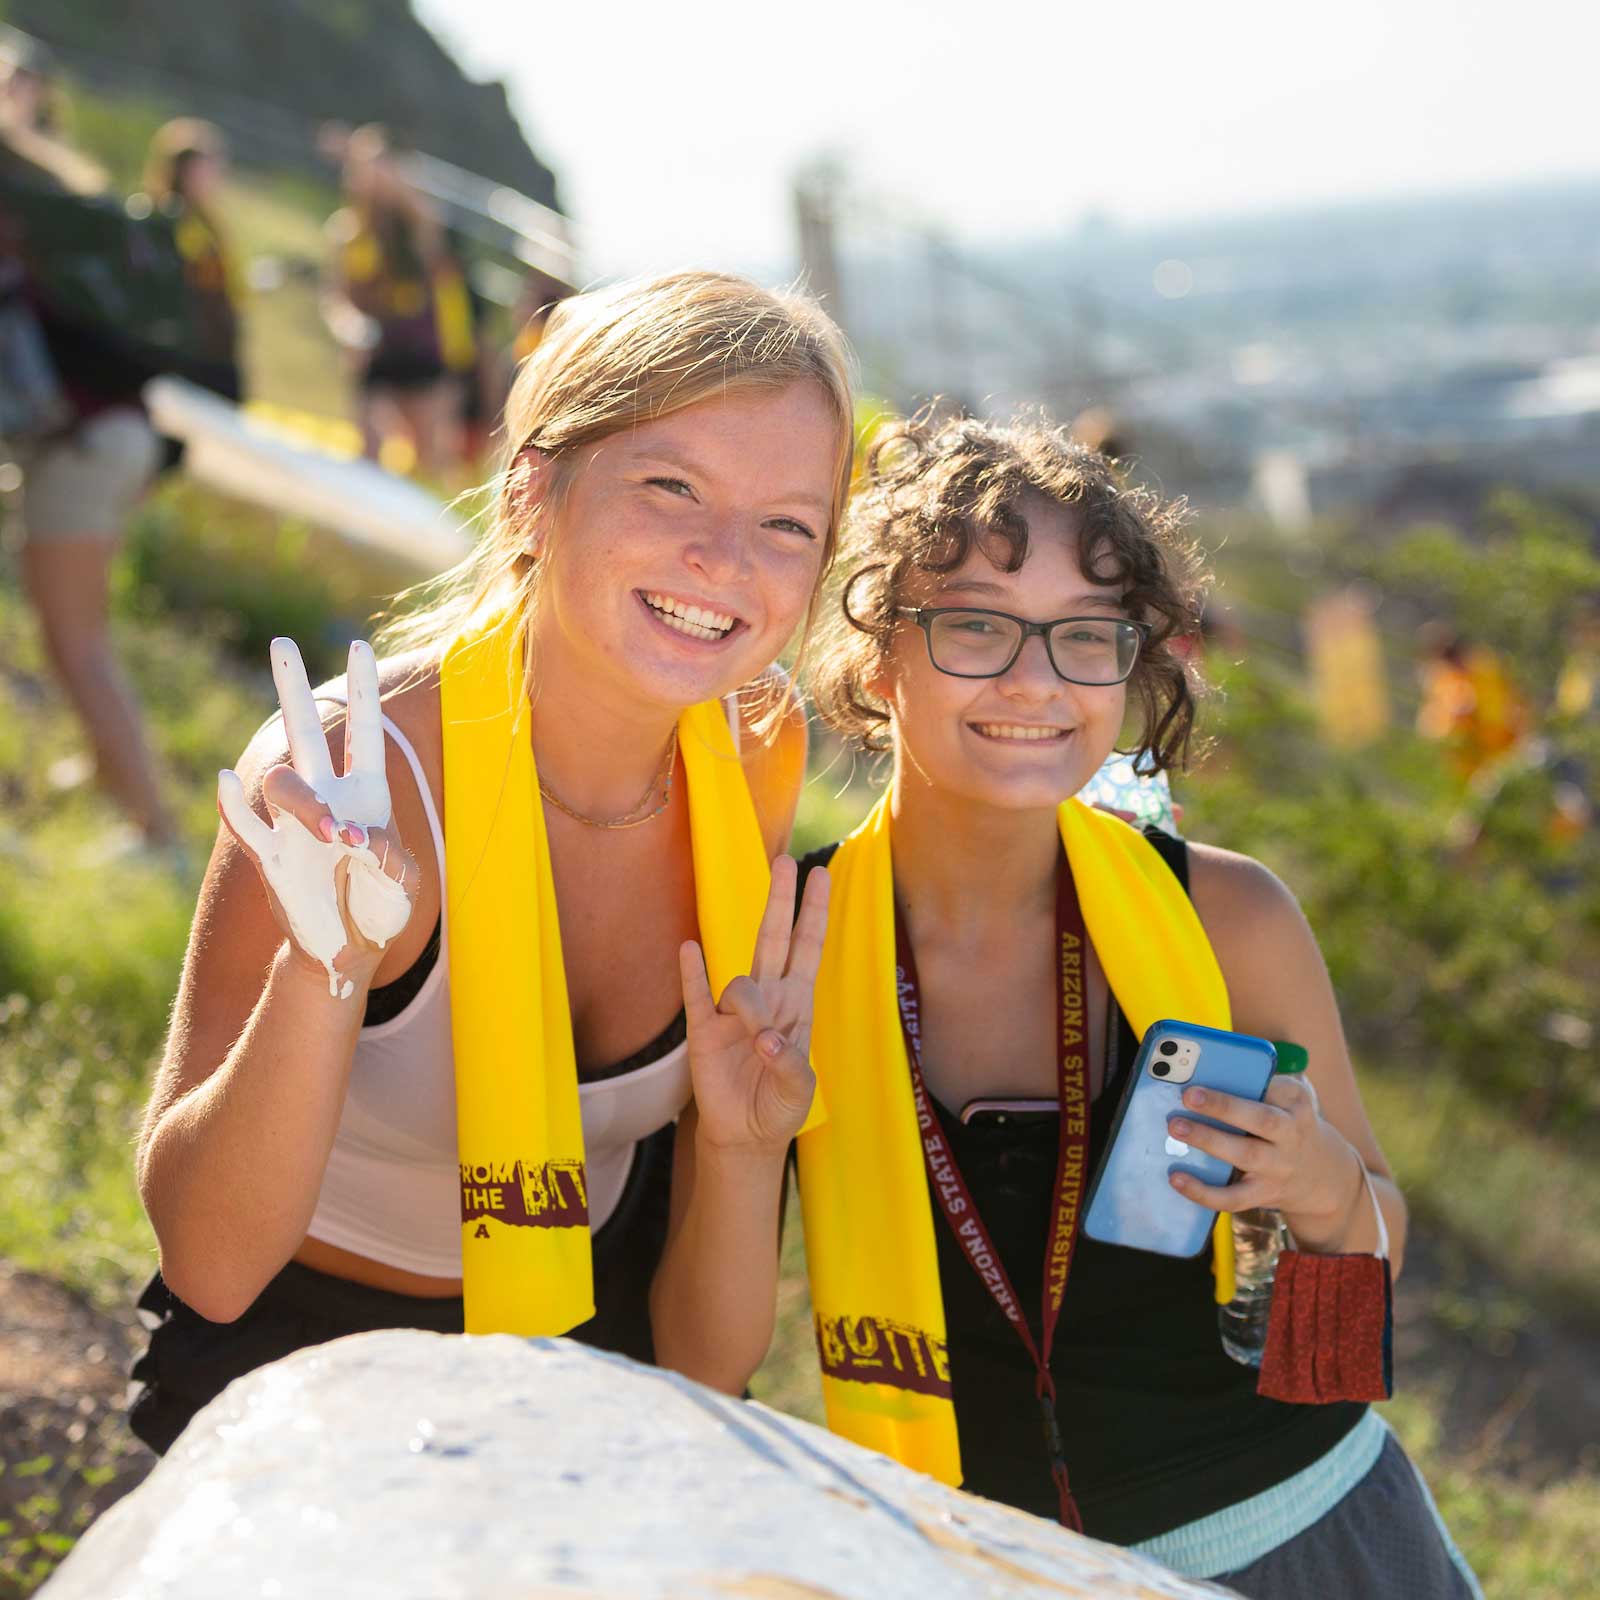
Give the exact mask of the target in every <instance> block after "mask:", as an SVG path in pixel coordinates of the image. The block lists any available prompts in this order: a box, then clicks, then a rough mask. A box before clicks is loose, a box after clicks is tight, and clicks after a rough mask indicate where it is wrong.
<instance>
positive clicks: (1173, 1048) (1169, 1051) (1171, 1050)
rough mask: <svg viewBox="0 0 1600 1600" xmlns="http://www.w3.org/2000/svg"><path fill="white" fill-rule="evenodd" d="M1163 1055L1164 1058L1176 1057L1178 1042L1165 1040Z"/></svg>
mask: <svg viewBox="0 0 1600 1600" xmlns="http://www.w3.org/2000/svg"><path fill="white" fill-rule="evenodd" d="M1161 1053H1162V1055H1164V1056H1175V1055H1177V1053H1178V1041H1177V1040H1176V1039H1163V1040H1162V1041H1161Z"/></svg>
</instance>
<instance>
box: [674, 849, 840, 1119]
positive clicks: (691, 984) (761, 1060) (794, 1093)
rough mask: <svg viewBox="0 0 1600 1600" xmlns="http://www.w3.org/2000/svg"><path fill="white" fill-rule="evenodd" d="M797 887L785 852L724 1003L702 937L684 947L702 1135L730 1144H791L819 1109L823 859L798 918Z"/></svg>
mask: <svg viewBox="0 0 1600 1600" xmlns="http://www.w3.org/2000/svg"><path fill="white" fill-rule="evenodd" d="M794 886H795V864H794V861H793V859H792V858H791V857H789V856H779V857H778V858H777V860H776V861H774V862H773V863H772V892H771V894H770V895H769V896H768V897H767V909H766V913H765V915H764V916H763V917H762V919H761V931H760V933H759V934H758V935H757V936H756V949H755V959H754V960H753V961H752V962H751V964H750V974H749V976H748V977H739V978H735V979H734V980H733V981H732V982H731V983H730V984H729V985H728V987H727V988H726V989H724V990H723V991H722V998H721V1000H720V1002H718V1003H717V1004H713V1003H712V998H711V985H710V983H709V982H708V981H707V978H706V966H705V961H704V959H703V957H702V956H701V953H700V946H699V945H698V944H696V943H695V942H694V941H693V940H690V941H689V942H688V943H686V944H685V945H683V946H682V948H681V949H680V950H679V952H678V957H679V966H680V969H681V972H682V977H683V1003H684V1010H685V1012H686V1014H687V1017H688V1023H689V1072H690V1076H691V1077H692V1079H693V1082H694V1099H695V1106H696V1107H697V1109H698V1113H699V1118H700V1122H699V1136H700V1138H701V1139H702V1140H704V1141H706V1142H707V1143H709V1144H711V1145H715V1146H719V1147H721V1148H724V1149H728V1148H735V1147H749V1146H760V1145H767V1146H779V1147H786V1146H787V1145H788V1143H789V1141H790V1140H791V1139H792V1138H793V1137H794V1136H795V1134H797V1133H798V1132H799V1131H800V1125H801V1124H802V1123H803V1122H804V1121H805V1119H806V1113H807V1112H808V1111H809V1110H810V1109H811V1097H812V1093H813V1091H814V1090H815V1088H816V1079H815V1078H814V1077H813V1075H812V1072H811V1063H810V1060H809V1051H810V1048H811V1000H812V991H813V990H814V989H815V987H816V982H817V967H818V965H819V963H820V962H821V960H822V941H823V936H824V935H825V934H826V933H827V930H828V874H827V872H826V871H825V870H823V869H822V868H820V867H819V868H817V869H816V870H815V871H814V872H812V874H811V876H810V877H809V878H808V879H807V881H806V892H805V899H804V902H803V903H802V905H801V907H800V915H799V917H798V918H794V919H793V923H792V926H791V916H792V908H793V906H794Z"/></svg>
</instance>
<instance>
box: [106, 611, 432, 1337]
mask: <svg viewBox="0 0 1600 1600" xmlns="http://www.w3.org/2000/svg"><path fill="white" fill-rule="evenodd" d="M272 666H273V676H274V678H275V680H276V682H277V686H278V694H279V700H280V703H281V705H282V708H283V737H284V739H285V740H286V742H287V752H288V755H289V758H290V759H289V762H288V763H284V762H282V761H279V762H276V763H273V764H270V765H268V766H266V769H265V771H264V774H263V775H262V777H261V780H260V784H259V795H260V798H261V799H262V801H263V802H264V804H265V807H266V809H267V811H268V813H269V816H270V821H268V820H264V819H263V818H262V817H261V816H260V815H258V813H257V812H256V810H255V809H254V808H253V807H252V805H251V803H250V800H249V798H248V796H247V791H246V787H245V782H244V780H243V779H242V778H241V776H240V775H239V774H238V773H236V772H232V771H229V772H224V773H223V774H222V775H221V778H220V780H219V783H218V804H219V809H220V811H221V813H222V819H223V822H224V824H225V826H224V828H223V829H222V831H221V832H220V834H219V837H218V842H217V847H216V849H215V851H214V852H213V855H212V859H211V863H210V865H209V867H208V868H207V872H206V879H205V882H204V884H203V885H202V888H201V893H200V902H199V906H198V908H197V912H196V916H195V924H194V928H193V930H192V932H191V934H190V941H189V952H188V956H187V958H186V960H185V964H184V975H183V981H182V984H181V986H180V988H179V993H178V999H177V1003H176V1004H175V1006H174V1009H173V1019H172V1026H171V1030H170V1032H169V1035H168V1040H167V1048H166V1052H165V1055H164V1058H163V1061H162V1065H161V1068H160V1071H159V1073H158V1075H157V1078H156V1083H155V1087H154V1090H153V1092H152V1095H151V1099H150V1104H149V1107H148V1109H147V1111H146V1115H145V1122H144V1127H143V1130H142V1131H141V1134H140V1139H139V1151H138V1174H139V1189H140V1195H141V1198H142V1199H143V1201H144V1204H145V1209H146V1211H147V1212H148V1213H149V1215H150V1220H151V1223H152V1224H153V1226H154V1228H155V1232H156V1237H157V1240H158V1241H159V1243H160V1246H161V1267H162V1273H163V1276H164V1277H165V1278H166V1280H167V1282H168V1285H169V1286H170V1287H171V1288H172V1290H173V1292H174V1293H175V1294H177V1295H178V1296H179V1297H180V1298H181V1299H183V1300H184V1301H186V1302H187V1303H188V1304H189V1305H190V1306H192V1307H193V1308H194V1309H195V1310H196V1311H198V1312H200V1314H201V1315H202V1316H205V1317H207V1318H209V1319H210V1320H212V1321H218V1322H226V1321H231V1320H232V1319H233V1318H235V1317H237V1316H239V1315H241V1314H242V1313H243V1312H244V1311H245V1310H246V1309H248V1307H249V1306H250V1304H251V1303H252V1302H253V1301H254V1299H255V1297H256V1296H257V1295H258V1294H259V1293H260V1291H261V1289H262V1288H264V1287H265V1285H266V1284H267V1282H268V1281H269V1280H270V1279H271V1278H272V1277H273V1275H274V1274H275V1273H276V1272H278V1271H279V1270H280V1269H281V1268H282V1266H283V1265H284V1264H285V1263H286V1262H287V1261H288V1260H289V1259H290V1258H291V1257H292V1256H293V1254H294V1253H295V1251H296V1250H297V1249H298V1248H299V1246H300V1244H301V1241H302V1240H303V1239H304V1237H305V1233H306V1228H307V1226H308V1225H309V1222H310V1219H311V1215H312V1212H313V1210H314V1209H315V1206H316V1197H317V1194H318V1191H319V1190H320V1188H321V1183H322V1173H323V1170H324V1168H325V1167H326V1165H327V1159H328V1152H329V1150H330V1149H331V1148H332V1143H333V1137H334V1134H335V1132H336V1131H337V1129H338V1125H339V1117H340V1114H341V1111H342V1109H343V1105H344V1095H345V1087H346V1084H347V1082H348V1079H349V1073H350V1067H351V1063H352V1061H353V1059H354V1052H355V1041H356V1035H357V1033H358V1031H359V1029H360V1026H361V1019H362V1015H363V1008H364V1005H365V1000H366V993H367V989H368V987H369V986H370V984H371V982H372V979H373V976H374V974H375V973H376V971H377V969H378V967H379V965H380V963H381V962H382V961H383V959H384V953H385V950H386V948H389V947H391V946H392V945H393V942H394V941H395V940H396V939H397V938H399V936H400V935H401V934H402V933H403V932H404V930H405V929H406V927H407V925H408V923H409V921H410V916H411V907H412V904H413V902H414V901H415V899H416V897H417V894H418V890H419V888H420V886H421V877H422V875H421V872H420V870H419V868H418V866H417V864H416V862H415V861H414V860H413V859H412V857H411V856H410V854H409V853H408V852H407V851H406V850H405V848H404V847H403V846H402V844H401V842H400V838H399V835H398V833H397V831H396V830H395V828H394V826H393V821H392V815H391V804H390V796H389V785H388V779H387V775H386V772H385V754H384V736H383V722H382V712H381V709H380V705H379V685H378V674H377V663H376V661H375V660H374V658H373V655H372V651H371V649H370V647H368V646H367V645H366V644H363V643H360V642H359V641H358V642H357V643H356V644H354V645H352V646H351V650H350V671H349V679H348V684H349V690H348V692H349V710H348V714H347V716H346V719H345V768H346V770H345V772H344V773H343V775H336V774H335V773H334V771H333V764H332V759H331V755H330V752H329V749H328V741H327V736H326V734H325V733H324V730H323V727H322V724H321V721H320V719H319V717H318V714H317V708H316V704H315V701H314V700H313V698H312V695H311V689H310V686H309V684H308V683H307V681H306V675H305V667H304V665H303V664H302V662H301V660H300V653H299V651H298V650H297V649H296V648H295V646H294V644H293V643H292V641H289V640H283V639H280V640H276V641H274V643H273V647H272ZM263 889H265V894H263V892H262V891H263Z"/></svg>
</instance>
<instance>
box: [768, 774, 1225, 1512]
mask: <svg viewBox="0 0 1600 1600" xmlns="http://www.w3.org/2000/svg"><path fill="white" fill-rule="evenodd" d="M1060 821H1061V838H1062V842H1063V844H1064V845H1065V847H1066V851H1067V860H1068V862H1069V863H1070V865H1071V868H1072V872H1073V876H1074V878H1075V880H1076V883H1077V889H1078V898H1079V901H1080V903H1081V904H1082V907H1083V916H1084V923H1085V926H1086V928H1087V930H1088V933H1089V938H1090V940H1091V941H1092V943H1093V944H1094V947H1095V952H1096V954H1097V955H1098V956H1099V958H1100V965H1101V967H1102V968H1103V969H1104V971H1105V974H1106V979H1107V982H1108V983H1109V984H1110V986H1111V990H1112V992H1113V994H1114V995H1115V996H1116V998H1117V1002H1118V1004H1119V1005H1120V1006H1121V1007H1122V1009H1123V1011H1124V1012H1125V1013H1126V1015H1127V1017H1128V1021H1129V1023H1130V1025H1131V1026H1132V1027H1133V1029H1134V1031H1135V1032H1136V1033H1138V1034H1140V1035H1142V1034H1143V1033H1144V1031H1145V1029H1146V1028H1148V1027H1149V1026H1150V1024H1151V1023H1152V1022H1156V1021H1158V1020H1160V1019H1161V1018H1163V1017H1179V1018H1182V1019H1183V1020H1184V1021H1186V1022H1198V1023H1202V1024H1204V1025H1205V1026H1207V1027H1213V1028H1227V1027H1230V1026H1231V1012H1230V1010H1229V1006H1228V991H1227V987H1226V985H1225V984H1224V982H1223V979H1222V973H1221V970H1220V969H1219V967H1218V966H1217V961H1216V957H1215V955H1214V954H1213V952H1212V949H1211V944H1210V941H1209V940H1208V939H1207V938H1206V934H1205V930H1204V928H1202V927H1201V925H1200V919H1199V917H1198V916H1196V915H1195V911H1194V907H1193V906H1192V905H1191V904H1190V902H1189V897H1188V896H1187V895H1186V894H1185V893H1184V892H1183V887H1182V885H1181V884H1180V883H1179V882H1178V880H1177V879H1176V878H1175V877H1174V876H1173V874H1172V872H1171V870H1170V869H1169V868H1168V866H1167V864H1166V863H1165V862H1164V861H1163V860H1162V859H1161V857H1160V855H1159V854H1157V852H1156V850H1155V847H1154V846H1153V845H1151V844H1150V842H1149V840H1147V839H1146V838H1145V837H1144V836H1143V835H1142V834H1140V833H1137V832H1136V831H1135V830H1134V829H1132V828H1130V827H1128V825H1127V824H1126V823H1124V822H1122V821H1120V820H1119V819H1117V818H1116V817H1113V816H1110V815H1109V814H1108V813H1106V812H1102V811H1096V810H1093V809H1091V808H1090V807H1089V806H1086V805H1084V804H1083V803H1082V802H1081V801H1078V800H1069V801H1067V802H1066V804H1064V805H1063V806H1062V807H1061V812H1060ZM829 874H830V876H831V878H832V880H833V881H832V885H831V897H830V906H831V910H830V914H829V927H828V940H827V945H826V948H825V949H824V951H823V957H822V968H821V971H820V973H819V974H818V978H817V996H816V1015H815V1021H814V1026H813V1030H812V1040H811V1058H812V1064H813V1066H814V1067H815V1069H816V1073H817V1092H818V1098H819V1100H822V1101H825V1103H826V1105H827V1117H826V1120H824V1121H822V1122H820V1123H819V1124H818V1125H816V1126H814V1127H812V1128H811V1129H810V1131H808V1132H804V1133H802V1135H801V1137H800V1141H799V1156H800V1201H801V1208H802V1212H803V1214H804V1219H805V1238H806V1262H807V1269H808V1272H809V1275H810V1279H811V1303H812V1306H813V1308H814V1314H815V1318H816V1334H817V1348H818V1354H819V1357H820V1359H821V1363H822V1370H823V1381H822V1391H823V1399H824V1401H825V1403H826V1406H827V1413H828V1426H829V1427H830V1428H832V1429H833V1430H834V1432H835V1433H840V1434H843V1435H844V1436H845V1437H846V1438H849V1439H853V1440H854V1441H855V1442H856V1443H857V1444H862V1445H865V1446H867V1447H868V1448H869V1449H873V1450H881V1451H883V1452H884V1453H885V1454H886V1455H890V1456H893V1457H894V1458H895V1459H896V1460H897V1461H901V1462H903V1463H905V1464H906V1465H907V1466H910V1467H915V1468H917V1469H918V1470H919V1471H922V1472H927V1473H931V1474H932V1475H933V1476H934V1477H936V1478H939V1479H942V1480H943V1481H944V1482H946V1483H951V1484H959V1483H960V1482H961V1453H960V1448H959V1444H958V1441H957V1438H956V1422H955V1410H954V1407H953V1406H952V1404H951V1401H950V1368H949V1361H948V1357H947V1353H946V1344H945V1322H944V1299H943V1295H942V1293H941V1290H940V1285H939V1257H938V1249H937V1245H936V1242H935V1238H934V1232H933V1230H934V1226H935V1222H934V1217H933V1208H932V1206H931V1204H930V1203H929V1199H928V1184H927V1179H926V1176H925V1173H924V1166H923V1154H922V1143H921V1138H920V1135H919V1133H918V1129H917V1116H916V1110H915V1107H914V1104H913V1101H912V1094H911V1077H910V1071H909V1068H908V1066H907V1062H906V1053H905V1041H904V1038H903V1035H902V1033H901V1030H900V1012H899V997H898V992H897V988H896V982H897V977H896V963H895V946H894V867H893V861H892V858H891V852H890V822H889V807H888V799H887V797H885V798H884V799H883V800H881V801H879V803H878V805H877V806H876V807H875V808H874V809H873V811H872V813H871V814H870V815H869V816H868V817H867V819H866V821H865V822H863V823H862V824H861V826H860V827H859V828H857V829H856V831H855V832H854V833H853V834H851V835H850V837H849V838H848V839H846V840H845V842H844V843H843V844H842V845H841V846H840V847H839V850H838V852H837V853H836V854H835V856H834V858H833V860H832V862H831V863H830V864H829ZM1224 1236H1226V1238H1227V1240H1228V1244H1229V1246H1230V1247H1231V1245H1232V1238H1233V1236H1232V1232H1231V1228H1230V1225H1229V1219H1228V1218H1226V1217H1221V1218H1219V1219H1218V1223H1217V1230H1216V1238H1217V1239H1218V1240H1219V1241H1220V1240H1221V1239H1222V1238H1223V1237H1224ZM1231 1266H1232V1255H1231V1248H1230V1251H1229V1256H1228V1260H1227V1263H1226V1268H1225V1267H1224V1263H1223V1261H1222V1259H1221V1255H1220V1250H1219V1252H1218V1256H1217V1271H1218V1281H1217V1297H1218V1299H1219V1301H1226V1300H1229V1299H1232V1297H1233V1282H1232V1270H1231ZM1225 1271H1226V1279H1224V1272H1225ZM1224 1291H1226V1292H1224Z"/></svg>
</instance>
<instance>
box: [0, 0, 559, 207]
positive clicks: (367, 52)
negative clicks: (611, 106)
mask: <svg viewBox="0 0 1600 1600" xmlns="http://www.w3.org/2000/svg"><path fill="white" fill-rule="evenodd" d="M0 17H3V19H4V20H5V21H8V22H10V23H12V24H13V25H14V26H16V27H18V28H21V29H22V30H23V31H24V32H27V33H31V34H33V35H34V36H35V37H37V38H39V39H42V40H44V41H45V43H47V44H49V45H50V46H51V47H52V48H54V49H55V50H57V51H58V52H59V53H60V56H61V60H62V63H63V65H64V66H65V67H66V69H67V70H68V71H69V72H71V73H72V74H73V75H74V76H80V77H82V78H83V79H85V80H86V81H87V82H90V83H94V84H96V85H98V86H101V87H111V86H113V85H116V86H119V87H121V88H123V89H126V90H137V91H142V92H144V93H147V94H149V95H151V96H152V97H154V98H157V99H159V100H162V101H165V102H169V103H172V104H174V105H181V106H182V107H183V109H185V110H188V111H191V112H194V113H196V114H199V115H203V116H209V117H213V118H215V119H216V120H217V121H219V122H222V123H223V124H224V125H225V126H227V127H228V128H229V131H230V132H231V133H233V134H234V135H235V138H236V141H237V140H238V139H239V138H240V136H241V135H244V136H245V140H246V142H248V141H249V136H250V134H251V133H252V132H253V133H254V134H255V136H256V137H257V138H258V139H259V141H260V143H261V145H262V147H263V148H261V149H260V150H259V151H258V152H255V154H256V156H257V158H258V159H259V158H267V157H273V158H277V159H282V158H283V157H285V156H290V155H292V151H291V150H290V149H289V148H288V147H289V146H291V145H293V144H294V143H295V142H296V140H297V138H298V140H299V141H300V142H302V143H303V144H304V154H305V157H306V159H308V160H309V159H310V158H311V156H312V153H313V147H312V143H311V135H312V132H313V130H314V128H315V125H316V124H317V123H318V122H320V121H322V120H323V119H327V118H336V119H339V120H341V121H344V122H348V123H353V124H354V123H362V122H382V123H385V124H387V125H388V126H389V127H390V128H391V129H392V130H393V131H394V132H395V134H396V135H398V136H399V137H400V138H402V139H404V140H406V141H408V142H409V143H411V144H413V145H415V146H416V147H417V148H419V149H423V150H426V151H428V152H429V153H430V154H432V155H436V156H440V157H442V158H443V159H444V160H446V161H453V162H455V163H457V164H458V165H460V166H463V167H467V168H469V169H470V170H472V171H474V172H478V173H481V174H482V175H483V176H484V177H486V178H490V179H492V180H494V181H495V182H497V183H503V184H506V185H509V186H510V187H511V188H514V189H517V190H519V191H520V192H521V193H523V194H526V195H528V196H530V197H531V198H532V199H535V200H538V201H540V202H542V203H543V204H545V205H550V206H555V207H556V208H557V209H560V201H559V197H558V195H557V191H556V181H555V177H554V175H553V174H552V172H551V171H550V169H549V167H547V166H546V165H545V164H544V162H542V161H541V160H540V159H539V157H538V156H537V155H536V154H535V153H534V152H533V150H532V149H531V148H530V147H529V145H528V142H527V139H526V137H525V136H524V135H523V132H522V129H521V128H520V127H519V126H518V124H517V122H516V119H515V118H514V117H513V116H512V114H511V111H510V109H509V107H508V106H507V104H506V94H505V87H504V85H502V84H499V83H474V82H472V81H471V80H469V79H468V78H467V77H466V76H465V75H464V74H463V73H462V71H461V69H460V67H458V66H457V65H456V63H455V61H454V60H453V59H452V58H451V57H450V56H449V55H448V54H447V53H446V51H445V50H444V48H443V46H442V45H440V43H439V42H438V40H436V39H435V38H434V37H433V35H432V34H431V33H429V32H428V30H427V29H426V28H425V27H423V25H422V24H421V23H420V22H419V21H418V20H417V18H416V17H415V16H414V15H413V14H412V10H411V6H410V3H409V0H228V4H226V5H217V4H215V3H213V0H140V4H139V5H137V6H129V5H127V4H126V3H125V0H5V3H0ZM268 147H273V148H268ZM238 153H239V154H240V155H242V156H246V157H247V158H248V157H250V156H251V155H252V152H251V151H250V150H248V149H247V148H245V147H244V145H243V144H240V145H238Z"/></svg>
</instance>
